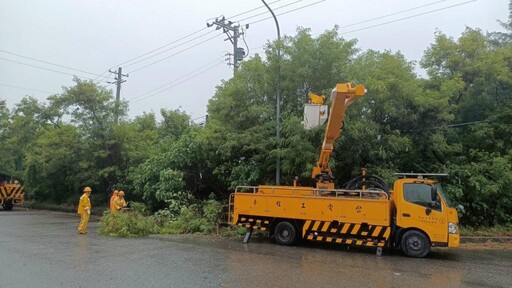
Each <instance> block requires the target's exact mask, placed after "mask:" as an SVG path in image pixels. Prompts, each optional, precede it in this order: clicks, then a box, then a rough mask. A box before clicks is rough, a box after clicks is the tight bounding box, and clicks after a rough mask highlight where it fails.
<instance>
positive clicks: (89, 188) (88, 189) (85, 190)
mask: <svg viewBox="0 0 512 288" xmlns="http://www.w3.org/2000/svg"><path fill="white" fill-rule="evenodd" d="M84 192H92V189H91V187H89V186H87V187H85V188H84Z"/></svg>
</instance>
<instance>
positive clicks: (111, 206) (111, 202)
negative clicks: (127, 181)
mask: <svg viewBox="0 0 512 288" xmlns="http://www.w3.org/2000/svg"><path fill="white" fill-rule="evenodd" d="M116 202H117V194H112V197H110V211H114V206H115V204H116Z"/></svg>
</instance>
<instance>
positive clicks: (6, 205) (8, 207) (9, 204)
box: [2, 200, 14, 211]
mask: <svg viewBox="0 0 512 288" xmlns="http://www.w3.org/2000/svg"><path fill="white" fill-rule="evenodd" d="M13 206H14V205H12V200H6V201H4V204H2V207H3V208H4V210H5V211H11V210H12V207H13Z"/></svg>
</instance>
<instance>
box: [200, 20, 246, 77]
mask: <svg viewBox="0 0 512 288" xmlns="http://www.w3.org/2000/svg"><path fill="white" fill-rule="evenodd" d="M233 24H234V23H233V22H231V21H228V20H226V18H225V17H222V18H221V19H218V18H215V21H213V22H212V23H206V26H207V27H212V26H213V25H215V26H217V27H215V30H220V29H221V28H222V31H223V32H224V33H225V34H226V35H228V38H227V39H225V40H224V41H226V40H229V41H231V44H233V54H232V55H233V64H232V65H233V75H234V74H236V71H237V70H238V66H239V65H238V63H239V62H240V61H242V60H243V59H244V57H245V56H246V55H245V51H244V48H239V47H238V38H240V36H241V35H243V33H244V32H240V25H234V26H233ZM248 28H249V25H248V24H247V25H245V29H248ZM230 55H231V54H230Z"/></svg>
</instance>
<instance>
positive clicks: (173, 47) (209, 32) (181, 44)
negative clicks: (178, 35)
mask: <svg viewBox="0 0 512 288" xmlns="http://www.w3.org/2000/svg"><path fill="white" fill-rule="evenodd" d="M204 29H207V28H204ZM204 29H201V31H203V30H204ZM213 32H215V31H208V32H207V33H204V34H201V35H199V36H197V37H195V38H192V39H190V40H188V41H185V42H183V43H180V44H178V45H176V46H172V47H171V48H168V49H165V50H163V51H160V52H158V53H157V54H154V55H151V56H148V57H146V58H143V59H141V60H139V61H136V62H133V63H130V64H128V65H126V66H125V67H129V66H132V65H135V64H138V63H140V62H142V61H145V60H148V59H151V58H153V57H155V56H158V55H160V54H162V53H165V52H167V51H169V50H172V49H175V48H178V47H180V46H183V45H185V44H187V43H190V42H192V41H194V40H197V39H199V38H202V37H204V36H206V35H208V34H211V33H213Z"/></svg>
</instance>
